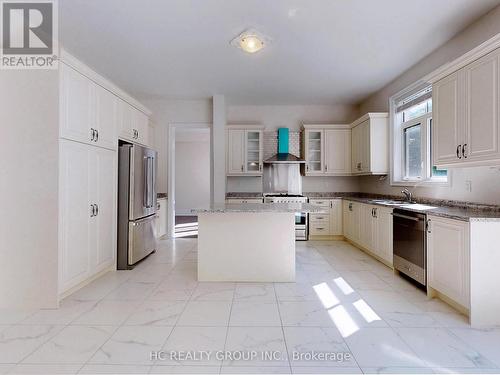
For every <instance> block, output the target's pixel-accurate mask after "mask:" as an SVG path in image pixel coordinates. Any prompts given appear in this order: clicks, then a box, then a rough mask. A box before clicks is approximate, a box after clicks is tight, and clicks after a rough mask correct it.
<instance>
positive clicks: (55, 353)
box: [23, 326, 116, 364]
mask: <svg viewBox="0 0 500 375" xmlns="http://www.w3.org/2000/svg"><path fill="white" fill-rule="evenodd" d="M115 329H116V328H115V327H111V326H67V327H65V328H64V329H63V330H62V331H61V332H60V333H58V334H57V335H56V336H55V337H54V338H52V339H51V340H49V341H48V342H47V343H45V344H44V345H42V346H41V347H40V348H39V349H38V350H36V351H35V352H34V353H33V354H31V355H30V356H28V357H27V358H26V359H25V360H24V361H23V363H32V364H36V363H50V364H56V363H65V364H67V363H75V364H76V363H85V362H87V361H88V360H89V359H90V358H91V357H92V356H93V355H94V353H95V352H96V350H97V349H99V347H100V346H101V345H102V344H104V343H105V342H106V340H108V339H109V338H110V337H111V335H112V333H113V331H114V330H115Z"/></svg>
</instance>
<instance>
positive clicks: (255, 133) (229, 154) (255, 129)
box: [226, 125, 264, 176]
mask: <svg viewBox="0 0 500 375" xmlns="http://www.w3.org/2000/svg"><path fill="white" fill-rule="evenodd" d="M263 130H264V127H263V126H256V125H229V126H228V127H227V131H226V142H227V143H226V145H227V147H226V174H227V175H228V176H261V175H262V162H263V160H262V157H263V144H262V132H263Z"/></svg>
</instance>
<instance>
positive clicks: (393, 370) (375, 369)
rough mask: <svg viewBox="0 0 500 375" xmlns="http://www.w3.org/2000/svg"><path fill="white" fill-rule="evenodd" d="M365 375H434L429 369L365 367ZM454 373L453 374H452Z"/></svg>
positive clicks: (363, 369)
mask: <svg viewBox="0 0 500 375" xmlns="http://www.w3.org/2000/svg"><path fill="white" fill-rule="evenodd" d="M362 371H363V373H364V374H433V373H434V371H433V370H432V369H431V368H428V367H364V368H362ZM450 373H452V372H450Z"/></svg>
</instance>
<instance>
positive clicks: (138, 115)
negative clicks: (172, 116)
mask: <svg viewBox="0 0 500 375" xmlns="http://www.w3.org/2000/svg"><path fill="white" fill-rule="evenodd" d="M133 112H134V118H135V122H134V123H135V129H136V130H137V139H136V142H138V143H140V144H143V145H147V144H148V141H149V135H148V131H149V127H148V116H147V115H145V114H144V113H142V112H141V111H139V110H137V109H135V108H133Z"/></svg>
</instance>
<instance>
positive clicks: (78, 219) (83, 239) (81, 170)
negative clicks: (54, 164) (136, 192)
mask: <svg viewBox="0 0 500 375" xmlns="http://www.w3.org/2000/svg"><path fill="white" fill-rule="evenodd" d="M59 144H60V158H59V160H60V174H59V179H60V180H59V187H60V207H59V210H60V218H59V220H60V221H59V227H60V230H59V293H63V292H65V291H67V290H68V289H70V288H72V287H74V286H75V285H77V284H79V283H80V282H82V281H84V280H85V279H86V278H87V277H88V276H89V274H90V258H89V248H90V241H91V233H90V227H91V221H92V220H93V219H94V218H93V217H91V216H92V209H91V207H90V205H91V197H90V184H91V182H90V168H89V148H90V146H87V145H85V144H82V143H78V142H73V141H67V140H61V141H60V143H59Z"/></svg>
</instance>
